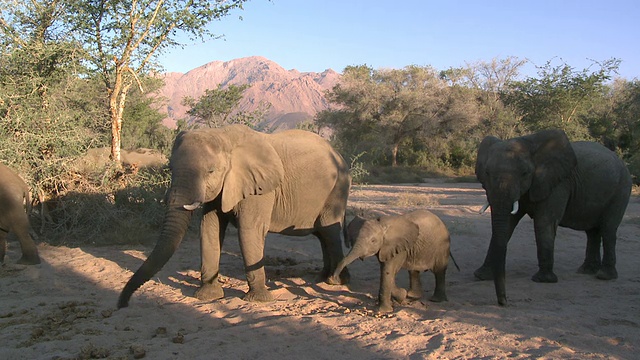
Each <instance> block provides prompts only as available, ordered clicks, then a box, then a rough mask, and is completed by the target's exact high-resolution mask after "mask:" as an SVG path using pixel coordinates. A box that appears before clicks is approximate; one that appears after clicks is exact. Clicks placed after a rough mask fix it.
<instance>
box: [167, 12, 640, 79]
mask: <svg viewBox="0 0 640 360" xmlns="http://www.w3.org/2000/svg"><path fill="white" fill-rule="evenodd" d="M240 16H242V18H243V19H242V20H240V19H239V17H240ZM210 28H211V30H212V31H213V32H214V33H216V34H224V39H217V40H209V41H206V42H204V43H202V42H193V41H189V40H187V39H183V40H181V41H182V42H184V43H186V46H185V47H184V48H182V49H181V48H179V47H178V48H173V49H171V50H170V51H169V52H168V53H167V54H165V55H163V56H162V57H161V58H160V62H161V64H162V65H163V66H164V67H165V70H166V71H177V72H187V71H189V70H191V69H193V68H196V67H198V66H201V65H204V64H206V63H208V62H211V61H215V60H222V61H228V60H232V59H236V58H241V57H247V56H253V55H259V56H264V57H266V58H268V59H270V60H273V61H275V62H276V63H278V64H280V65H281V66H282V67H284V68H285V69H287V70H289V69H297V70H300V71H315V72H321V71H324V70H325V69H328V68H331V69H333V70H335V71H338V72H342V70H343V69H344V68H345V67H346V66H349V65H361V64H367V65H369V66H371V67H373V68H374V69H379V68H402V67H404V66H407V65H430V66H433V67H435V68H436V69H438V70H444V69H447V68H449V67H460V66H465V64H466V63H473V62H476V61H490V60H491V59H493V58H506V57H508V56H515V57H518V58H521V59H528V60H530V62H531V64H532V65H529V66H527V67H525V68H524V69H523V72H524V73H525V74H524V75H535V74H536V73H535V67H534V66H533V65H538V66H540V65H544V64H545V63H546V62H547V61H549V60H553V61H554V64H559V63H560V61H564V62H566V63H567V64H569V65H571V66H573V67H574V68H576V69H578V70H582V69H584V68H586V67H588V66H589V65H591V64H592V61H591V60H596V61H604V60H607V59H610V58H618V59H620V60H622V63H621V65H620V68H619V76H620V77H623V78H626V79H629V80H631V79H633V78H640V45H639V43H640V1H638V0H607V1H604V0H603V1H594V0H554V1H551V0H536V1H520V0H510V1H506V0H505V1H503V0H440V1H433V0H405V1H403V0H396V1H388V0H387V1H376V0H370V1H363V0H341V1H340V0H272V1H271V2H269V1H267V0H251V1H249V2H247V3H246V4H245V5H244V10H238V11H236V12H234V13H233V14H231V15H230V16H228V17H226V18H224V19H222V20H221V21H217V22H214V23H212V24H211V27H210Z"/></svg>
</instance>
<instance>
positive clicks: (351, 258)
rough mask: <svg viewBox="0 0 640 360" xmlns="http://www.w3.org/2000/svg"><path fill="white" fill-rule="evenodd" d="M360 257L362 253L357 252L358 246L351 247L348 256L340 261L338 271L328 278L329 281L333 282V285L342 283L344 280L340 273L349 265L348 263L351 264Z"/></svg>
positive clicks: (329, 282)
mask: <svg viewBox="0 0 640 360" xmlns="http://www.w3.org/2000/svg"><path fill="white" fill-rule="evenodd" d="M359 257H360V255H359V254H358V252H357V248H356V247H354V248H353V249H351V251H350V252H349V254H347V256H345V257H344V258H343V259H342V261H340V263H338V267H336V271H334V272H333V275H331V276H330V277H329V278H328V279H327V283H328V284H331V285H340V284H342V282H341V281H340V273H341V272H342V270H344V268H345V267H347V265H349V264H351V263H352V262H353V261H354V260H355V259H357V258H359Z"/></svg>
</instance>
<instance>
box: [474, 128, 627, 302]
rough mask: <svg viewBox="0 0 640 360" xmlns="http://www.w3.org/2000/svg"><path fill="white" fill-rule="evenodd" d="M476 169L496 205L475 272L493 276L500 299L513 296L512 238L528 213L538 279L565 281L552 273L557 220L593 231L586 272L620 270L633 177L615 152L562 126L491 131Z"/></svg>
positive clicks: (604, 275)
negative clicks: (510, 135)
mask: <svg viewBox="0 0 640 360" xmlns="http://www.w3.org/2000/svg"><path fill="white" fill-rule="evenodd" d="M476 176H477V177H478V180H480V182H481V183H482V187H483V188H484V189H485V190H486V194H487V200H488V205H490V206H491V243H490V244H489V249H488V251H487V256H486V258H485V260H484V264H483V265H482V266H481V267H480V268H478V269H477V270H476V271H475V276H476V277H477V278H479V279H481V280H488V279H494V282H495V288H496V295H497V297H498V303H499V304H500V305H506V303H507V298H506V292H505V258H506V253H507V243H508V242H509V239H510V238H511V235H512V234H513V230H514V229H515V227H516V225H517V224H518V222H519V221H520V219H521V218H522V217H523V216H524V215H525V214H527V215H529V216H530V217H531V218H532V219H533V224H534V229H535V238H536V246H537V253H538V267H539V269H538V272H537V273H536V274H535V275H533V278H532V280H533V281H536V282H549V283H553V282H557V281H558V278H557V276H556V275H555V274H554V272H553V252H554V242H555V237H556V230H557V227H558V225H559V226H563V227H568V228H571V229H574V230H582V231H585V232H586V233H587V249H586V256H585V260H584V263H583V264H582V265H581V266H580V268H579V269H578V272H579V273H584V274H595V275H596V277H597V278H599V279H604V280H609V279H615V278H617V277H618V273H617V271H616V252H615V247H616V232H617V229H618V225H620V222H621V221H622V217H623V215H624V212H625V210H626V208H627V204H628V202H629V195H630V193H631V185H632V183H631V176H630V175H629V171H628V170H627V168H626V166H625V164H624V163H623V162H622V160H620V158H618V157H617V156H616V155H615V154H614V153H613V152H612V151H610V150H609V149H607V148H605V147H604V146H602V145H600V144H598V143H594V142H587V141H580V142H573V143H571V142H569V139H568V138H567V136H566V134H565V133H564V132H563V131H561V130H544V131H540V132H538V133H535V134H532V135H527V136H522V137H518V138H514V139H510V140H505V141H503V140H500V139H498V138H495V137H493V136H488V137H486V138H485V139H484V140H483V141H482V143H481V144H480V146H479V148H478V158H477V162H476ZM484 209H486V207H485V208H483V210H484ZM601 244H602V245H603V249H604V252H603V256H602V258H601V257H600V245H601Z"/></svg>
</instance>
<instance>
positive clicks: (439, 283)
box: [429, 268, 448, 302]
mask: <svg viewBox="0 0 640 360" xmlns="http://www.w3.org/2000/svg"><path fill="white" fill-rule="evenodd" d="M446 273H447V269H446V268H445V269H442V270H437V271H434V272H433V275H434V276H435V278H436V288H435V289H434V290H433V295H431V297H430V298H429V300H430V301H433V302H442V301H447V300H448V299H447V292H446V290H445V289H446Z"/></svg>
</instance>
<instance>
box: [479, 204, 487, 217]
mask: <svg viewBox="0 0 640 360" xmlns="http://www.w3.org/2000/svg"><path fill="white" fill-rule="evenodd" d="M488 208H489V203H488V202H487V203H486V204H484V206H482V209H480V211H478V214H481V215H482V214H484V212H485V211H487V209H488Z"/></svg>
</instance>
